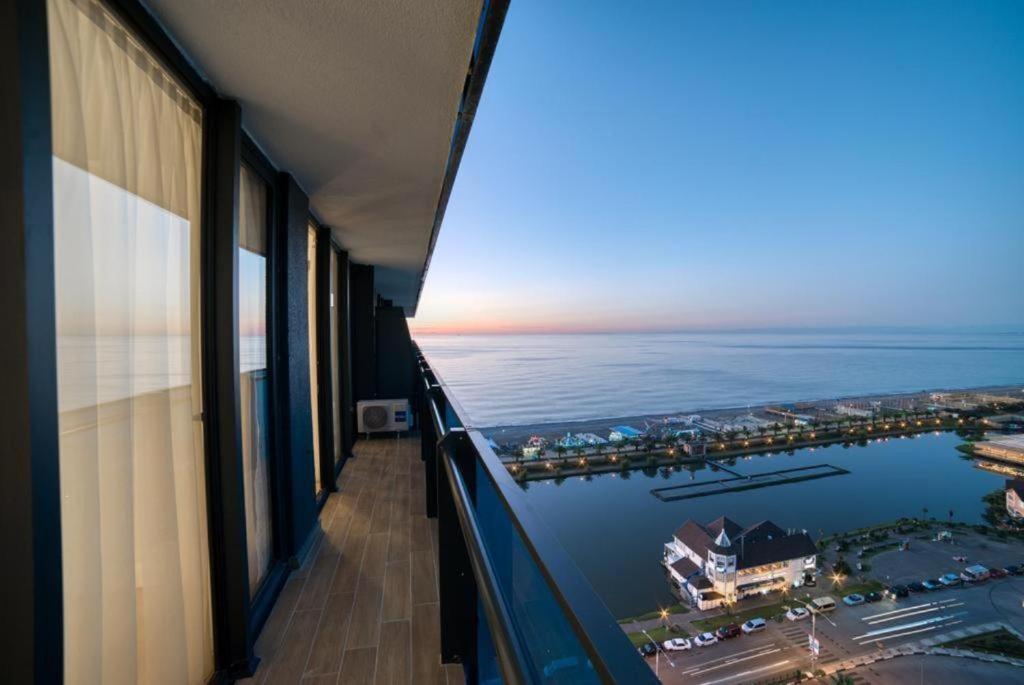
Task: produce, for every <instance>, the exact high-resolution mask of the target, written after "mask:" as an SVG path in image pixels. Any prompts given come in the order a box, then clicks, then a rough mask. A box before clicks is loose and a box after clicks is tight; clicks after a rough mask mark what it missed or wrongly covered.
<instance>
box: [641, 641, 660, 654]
mask: <svg viewBox="0 0 1024 685" xmlns="http://www.w3.org/2000/svg"><path fill="white" fill-rule="evenodd" d="M636 651H638V652H640V656H654V655H655V654H656V653H657V651H658V646H657V645H656V644H654V643H653V642H645V643H643V644H642V645H640V646H639V647H637V650H636Z"/></svg>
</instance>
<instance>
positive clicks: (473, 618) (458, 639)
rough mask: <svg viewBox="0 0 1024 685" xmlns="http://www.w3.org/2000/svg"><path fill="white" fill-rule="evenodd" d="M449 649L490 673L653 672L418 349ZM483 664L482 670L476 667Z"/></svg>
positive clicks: (629, 679)
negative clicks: (465, 419)
mask: <svg viewBox="0 0 1024 685" xmlns="http://www.w3.org/2000/svg"><path fill="white" fill-rule="evenodd" d="M415 355H416V360H415V363H416V366H417V370H418V373H419V377H420V380H421V385H420V389H421V392H420V395H419V397H418V402H419V407H418V409H419V417H420V428H421V431H422V449H423V453H422V457H423V460H424V462H425V465H426V477H427V513H428V515H429V516H437V519H438V547H439V559H438V564H439V571H440V573H439V576H440V578H439V580H440V592H441V651H442V658H443V659H444V660H445V661H448V662H451V661H458V662H461V663H462V664H463V666H464V668H465V669H466V674H467V681H469V682H473V681H474V680H476V681H478V682H482V683H489V682H506V683H656V682H657V679H656V678H655V676H654V674H653V673H652V671H651V669H650V668H649V667H648V666H647V664H646V663H645V662H644V660H643V659H642V658H641V657H640V656H639V654H637V652H636V650H635V649H634V648H633V647H632V645H631V644H630V642H629V640H628V639H627V638H626V636H625V634H624V633H623V632H622V630H621V629H620V628H619V626H618V624H617V623H616V622H615V619H614V618H613V617H612V615H611V614H610V612H609V611H608V609H607V608H606V607H605V606H604V604H603V603H602V602H601V600H600V599H599V598H598V596H597V595H596V594H595V593H594V590H593V589H592V588H591V586H590V584H589V583H588V581H587V580H586V578H585V577H584V576H583V574H582V573H581V572H580V570H579V569H578V568H577V567H576V565H575V564H574V563H573V561H572V560H571V559H570V558H569V556H568V554H567V552H566V551H565V550H564V549H563V547H562V545H561V543H560V542H559V541H558V540H557V538H556V537H555V535H554V533H553V532H552V531H551V530H550V528H548V526H547V525H546V524H545V523H544V522H543V521H542V520H541V519H540V518H539V516H538V514H537V513H536V512H535V511H534V510H533V508H532V506H531V505H530V504H529V503H528V502H527V501H526V498H525V493H524V492H523V491H522V489H521V488H520V487H519V485H518V484H517V483H516V482H515V481H514V480H513V479H512V477H511V476H510V475H509V474H508V471H507V470H506V469H505V468H504V467H503V466H502V465H501V462H500V460H499V459H498V457H497V455H495V454H494V452H493V451H492V450H491V448H490V446H489V445H488V443H487V440H486V439H485V438H484V437H483V435H482V434H481V433H480V432H479V431H477V430H474V429H473V428H472V427H470V426H468V425H467V424H466V423H465V421H464V420H463V418H464V417H465V416H466V415H465V413H464V412H463V411H462V409H461V408H460V407H459V405H458V403H457V401H456V400H455V399H454V397H453V396H452V394H451V392H449V390H448V389H447V387H446V386H445V385H444V383H443V381H442V380H441V378H440V377H439V376H438V375H437V373H436V372H434V371H433V370H432V369H431V368H430V365H429V363H428V362H427V360H426V359H425V358H424V357H423V355H422V354H421V353H420V352H419V350H418V349H417V350H416V352H415ZM474 675H475V678H474Z"/></svg>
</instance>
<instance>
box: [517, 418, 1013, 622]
mask: <svg viewBox="0 0 1024 685" xmlns="http://www.w3.org/2000/svg"><path fill="white" fill-rule="evenodd" d="M960 442H961V439H960V438H959V437H957V436H956V435H955V434H953V433H942V434H935V433H929V434H924V435H919V436H916V437H914V438H909V437H908V438H903V439H899V438H894V439H890V440H888V441H883V442H872V443H869V444H868V445H867V446H856V445H854V446H850V447H844V446H843V445H832V446H829V447H824V448H822V447H818V448H816V449H813V450H812V449H802V450H797V451H796V452H794V453H793V454H786V453H781V454H774V455H771V456H753V457H743V458H738V459H735V460H730V461H728V462H725V463H726V464H734V465H735V467H730V468H733V470H735V471H739V472H742V473H744V474H753V473H764V472H767V471H773V470H778V469H783V468H790V467H797V466H805V465H811V464H823V463H827V464H832V465H835V466H838V467H840V468H843V469H847V470H849V471H850V473H849V474H848V475H841V476H836V477H834V478H823V479H820V480H810V481H804V482H799V483H790V484H785V485H778V486H772V487H766V488H763V489H759V490H748V491H743V492H733V493H726V494H721V495H713V496H708V497H700V498H695V499H687V500H681V501H675V502H663V501H661V500H659V499H657V498H656V497H655V496H653V495H652V494H651V490H652V489H653V488H658V487H663V486H666V485H681V484H685V483H691V482H701V481H711V480H714V479H716V478H719V477H722V476H724V475H727V474H725V473H724V472H723V471H721V470H715V469H714V468H710V467H704V466H702V467H701V468H697V469H693V470H688V469H684V468H681V467H677V468H676V469H654V470H647V471H632V472H625V473H610V474H602V475H594V476H591V477H589V478H579V477H573V478H569V479H566V480H564V481H561V482H556V481H534V482H530V483H526V484H524V486H525V487H526V489H527V493H528V496H529V498H530V500H531V501H532V502H533V504H534V506H535V507H536V508H537V509H538V510H539V512H540V514H541V516H542V517H543V518H544V519H545V520H546V521H547V522H548V524H549V525H550V526H551V527H552V528H553V529H554V530H555V532H556V534H557V535H558V536H559V538H560V539H561V541H562V543H563V544H564V545H565V547H566V548H567V550H568V551H569V554H570V555H571V556H572V557H573V559H575V561H576V563H577V564H578V565H579V566H580V568H581V569H582V571H583V572H584V574H585V575H586V576H587V577H588V578H589V579H590V582H591V583H592V584H593V585H594V588H595V589H596V590H597V593H598V594H599V595H600V596H601V597H602V598H603V599H604V601H605V603H606V604H607V605H608V607H609V609H611V611H612V613H613V614H615V615H616V616H619V617H623V616H628V615H632V614H637V613H642V612H645V611H649V610H650V609H652V608H653V607H656V606H658V605H660V604H664V603H666V602H670V601H672V598H671V595H670V594H669V590H668V585H667V583H666V580H665V578H664V575H663V572H662V568H661V565H660V563H659V562H660V559H661V552H662V546H663V545H664V543H665V542H667V541H668V540H669V539H670V538H671V536H672V533H673V531H675V529H676V528H678V527H679V525H680V524H682V523H683V522H684V521H685V520H686V519H688V518H693V519H696V520H697V521H700V522H702V523H706V522H708V521H711V520H713V519H715V518H717V517H719V516H721V515H723V514H724V515H727V516H729V517H731V518H734V519H735V520H737V521H742V522H745V523H748V524H752V523H755V522H757V521H761V520H763V519H771V520H772V521H774V522H775V523H777V524H778V525H779V526H781V527H783V528H801V529H806V530H807V532H808V533H810V535H811V537H812V538H813V539H815V540H817V539H818V538H819V537H820V536H821V535H823V534H826V535H827V534H832V533H835V532H839V531H843V530H850V529H853V528H860V527H863V526H868V525H873V524H877V523H881V522H885V521H890V520H894V519H896V518H899V517H902V516H906V517H911V516H922V515H924V512H925V510H927V512H928V516H934V517H937V518H939V519H945V518H947V517H948V516H949V514H950V512H953V516H954V518H955V520H957V521H966V522H971V523H980V522H982V518H981V515H982V513H983V512H984V505H983V503H982V501H981V497H982V495H984V494H986V493H989V492H991V491H993V490H995V489H998V488H1001V487H1002V486H1003V481H1004V479H1005V478H1006V476H1005V475H1003V474H1001V473H993V472H990V471H986V470H983V469H979V468H975V466H974V464H973V462H972V461H971V460H969V459H966V458H964V457H963V455H962V454H961V453H960V452H958V451H957V450H956V449H954V448H955V446H956V445H957V444H959V443H960Z"/></svg>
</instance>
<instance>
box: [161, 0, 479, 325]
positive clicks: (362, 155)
mask: <svg viewBox="0 0 1024 685" xmlns="http://www.w3.org/2000/svg"><path fill="white" fill-rule="evenodd" d="M147 5H148V7H149V8H150V10H151V11H152V12H153V14H154V15H155V16H156V17H157V19H158V20H159V21H160V22H161V23H162V24H163V25H164V27H165V28H166V29H167V31H168V32H169V33H170V34H171V36H172V37H173V38H174V40H176V41H177V42H178V44H179V45H180V46H181V48H182V49H183V50H184V52H185V53H186V54H187V55H188V56H189V58H190V59H191V60H192V61H193V63H194V65H195V67H196V68H197V69H198V70H199V71H200V72H201V73H202V74H203V75H204V76H205V77H206V78H207V79H208V80H209V81H210V83H211V84H212V85H213V86H214V87H215V88H216V89H217V90H218V91H219V92H220V93H221V94H223V95H224V96H225V97H230V98H235V99H237V100H238V101H239V102H240V103H241V106H242V111H243V125H244V126H245V129H246V130H247V131H248V132H249V133H250V134H251V135H252V137H253V138H254V139H255V140H256V141H257V143H258V144H259V145H260V146H261V147H262V148H263V150H264V152H265V153H266V154H267V156H268V157H269V158H270V159H271V160H272V161H273V162H274V164H275V165H277V166H278V167H279V168H282V169H285V170H287V171H289V172H291V173H292V175H293V176H294V177H295V178H296V180H297V181H298V182H299V184H300V185H301V186H302V187H303V189H304V190H305V191H306V192H307V193H308V194H309V196H310V202H311V204H312V208H313V211H314V212H315V213H316V216H317V217H319V219H320V220H321V221H322V222H323V223H325V224H327V225H329V226H330V227H331V229H332V230H333V233H334V236H335V240H337V241H338V243H339V244H340V245H341V246H342V247H343V248H345V249H347V250H348V251H349V255H350V257H351V259H352V260H353V261H355V262H359V263H363V264H373V265H375V266H377V270H376V276H377V289H378V292H380V294H381V295H382V296H383V297H385V298H389V299H392V300H394V302H395V304H398V305H401V306H404V307H406V309H407V310H408V311H410V312H411V311H413V310H414V309H415V305H416V300H417V298H418V293H419V286H420V281H421V278H422V275H423V272H424V270H425V268H426V264H427V262H428V261H429V252H430V250H431V249H432V240H431V233H432V230H433V226H434V220H435V216H436V215H437V212H438V206H439V198H440V196H441V189H442V184H443V182H444V179H445V174H446V169H447V166H448V158H449V152H450V150H451V147H452V134H453V130H454V125H455V122H456V115H457V113H458V109H459V102H460V98H461V96H462V92H463V87H464V84H465V82H466V75H467V72H468V69H469V66H470V56H471V54H472V50H473V43H474V38H475V35H476V30H477V23H478V21H479V19H480V11H481V5H482V2H481V0H416V1H415V2H399V1H397V0H373V1H367V0H333V1H328V0H302V1H296V2H280V0H219V1H217V2H213V1H211V0H147Z"/></svg>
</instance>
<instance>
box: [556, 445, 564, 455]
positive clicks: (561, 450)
mask: <svg viewBox="0 0 1024 685" xmlns="http://www.w3.org/2000/svg"><path fill="white" fill-rule="evenodd" d="M555 452H557V453H558V456H559V457H564V456H565V452H566V450H565V445H555Z"/></svg>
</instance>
